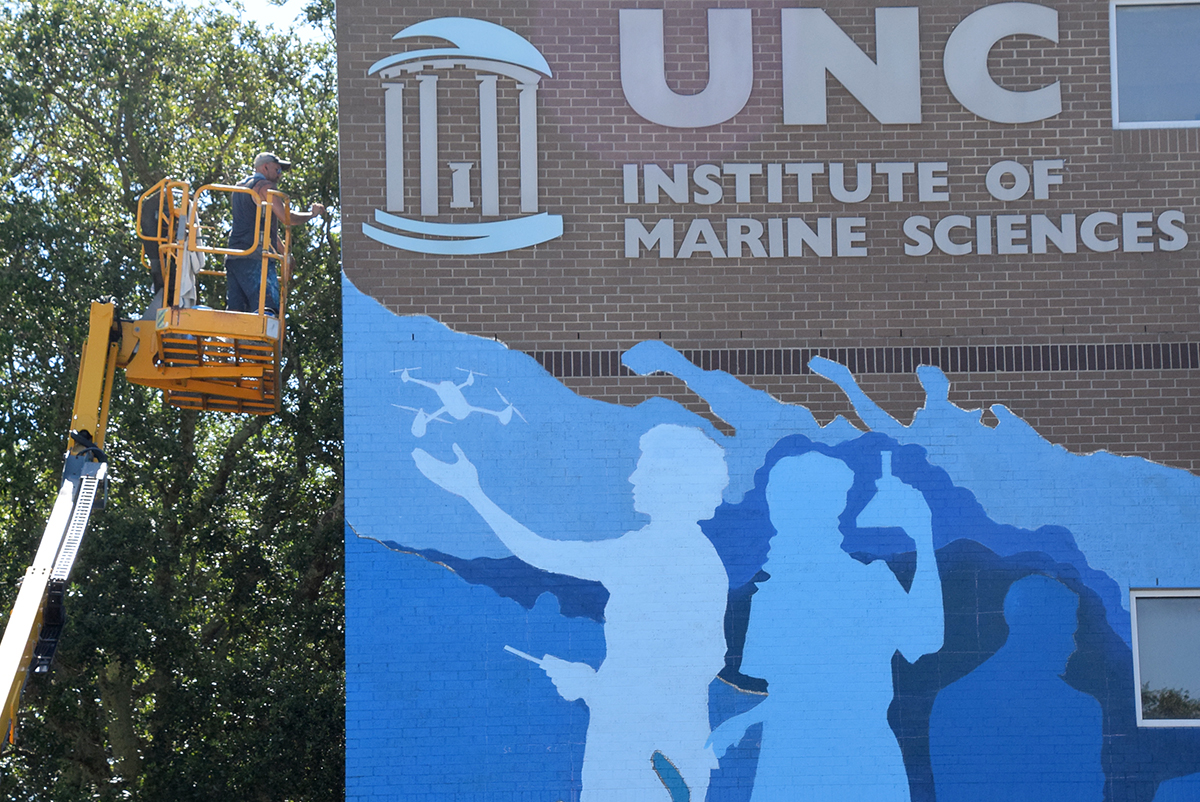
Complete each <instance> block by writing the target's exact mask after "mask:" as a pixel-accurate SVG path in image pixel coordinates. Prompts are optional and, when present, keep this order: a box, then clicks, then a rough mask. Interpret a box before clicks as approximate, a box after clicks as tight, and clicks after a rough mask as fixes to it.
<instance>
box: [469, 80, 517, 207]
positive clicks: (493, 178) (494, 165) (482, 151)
mask: <svg viewBox="0 0 1200 802" xmlns="http://www.w3.org/2000/svg"><path fill="white" fill-rule="evenodd" d="M478 81H479V184H480V187H479V189H480V194H481V195H482V196H483V197H482V205H483V209H482V212H483V214H484V215H485V216H492V217H495V216H498V215H499V214H500V134H499V130H500V125H499V123H498V122H497V115H496V76H495V75H481V76H479V78H478ZM522 141H524V130H522Z"/></svg>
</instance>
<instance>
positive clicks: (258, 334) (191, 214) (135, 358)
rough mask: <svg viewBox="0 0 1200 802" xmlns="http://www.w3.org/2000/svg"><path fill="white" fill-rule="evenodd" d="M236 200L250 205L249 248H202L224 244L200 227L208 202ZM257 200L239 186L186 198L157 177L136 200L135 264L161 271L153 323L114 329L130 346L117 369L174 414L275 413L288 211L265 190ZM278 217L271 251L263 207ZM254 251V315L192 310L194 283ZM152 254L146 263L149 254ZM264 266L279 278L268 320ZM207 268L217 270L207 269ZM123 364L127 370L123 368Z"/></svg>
mask: <svg viewBox="0 0 1200 802" xmlns="http://www.w3.org/2000/svg"><path fill="white" fill-rule="evenodd" d="M237 193H243V194H248V195H250V196H251V197H252V198H253V199H254V203H255V207H256V208H257V210H258V211H257V214H256V216H255V222H254V242H253V244H251V246H250V247H249V248H247V249H246V250H244V251H238V250H233V249H230V248H225V247H219V246H215V245H209V244H207V240H208V239H209V237H208V236H206V235H214V237H213V238H214V239H224V237H223V233H224V232H223V231H221V230H220V229H219V227H218V226H215V225H206V224H205V222H204V219H203V218H204V211H205V210H211V209H213V208H215V207H216V206H217V205H218V204H217V203H216V201H219V200H222V199H224V200H229V201H232V199H233V195H235V194H237ZM268 196H269V197H268V199H267V200H265V201H263V200H260V199H259V197H258V195H257V194H256V193H255V192H254V190H252V189H250V188H249V187H243V186H232V185H228V184H205V185H204V186H202V187H200V188H199V189H197V190H196V191H195V193H192V192H191V190H190V187H189V185H188V184H187V183H186V182H184V181H178V180H175V179H172V178H164V179H163V180H162V181H159V182H158V183H157V184H155V185H154V186H152V187H150V188H149V189H148V190H146V191H145V192H144V193H143V194H142V196H141V198H140V199H139V200H138V220H137V230H138V236H139V237H140V238H141V239H142V240H143V242H145V249H144V250H145V251H146V257H144V261H145V263H146V265H145V266H146V267H148V268H149V269H150V270H151V272H152V273H153V272H154V271H155V270H160V271H161V281H160V280H156V281H155V284H156V285H158V284H160V283H161V285H162V306H161V307H160V308H159V309H158V310H157V311H156V313H155V316H154V320H153V321H150V320H142V321H134V322H133V323H123V324H122V326H123V327H127V326H131V327H132V331H131V332H128V333H130V334H132V335H133V336H132V337H127V336H124V334H125V333H126V332H122V334H123V336H122V338H121V342H122V346H121V350H122V352H123V353H122V354H121V357H119V358H118V363H119V364H122V365H123V366H124V367H125V377H126V378H127V379H128V380H129V381H131V382H133V383H135V384H142V385H146V386H149V387H158V388H161V389H162V391H163V396H164V400H165V401H166V402H167V403H169V404H172V405H174V406H177V407H182V408H184V409H198V410H217V411H221V412H244V413H251V414H256V415H270V414H273V413H275V412H278V411H279V401H280V388H279V360H280V355H281V353H282V349H283V341H284V335H285V331H286V320H287V318H286V314H287V298H288V287H289V284H290V283H291V270H290V255H291V229H290V226H291V219H290V218H291V203H290V200H289V198H288V196H287V195H285V194H284V193H282V192H279V191H277V190H269V192H268ZM275 200H279V201H280V202H281V204H282V206H283V208H284V209H285V210H286V211H285V212H284V215H283V219H281V220H278V222H280V223H282V224H283V225H282V226H281V227H280V228H281V231H280V233H279V240H280V243H279V244H280V246H281V247H282V250H279V249H277V248H276V244H275V243H274V242H273V241H272V240H273V238H272V236H271V231H272V228H274V227H275V226H274V223H275V221H276V220H277V219H278V218H277V217H276V216H275V212H274V206H275V204H274V203H273V201H275ZM260 246H261V250H262V276H261V280H260V282H259V297H258V311H257V312H230V311H226V310H223V309H211V308H207V307H204V306H198V305H196V297H197V295H198V291H199V288H200V285H201V281H202V279H208V278H210V277H213V276H224V275H225V270H224V267H223V264H222V263H223V257H225V256H250V255H253V254H254V253H256V252H257V251H258V250H259V248H260ZM155 253H157V256H158V261H157V263H155V261H154V259H153V255H154V254H155ZM272 262H274V264H275V267H276V270H277V273H278V277H279V309H278V314H277V315H276V314H271V313H270V312H269V311H268V310H267V309H266V291H267V272H268V269H269V267H270V266H271V263H272ZM214 265H219V267H218V268H214ZM126 363H127V364H126Z"/></svg>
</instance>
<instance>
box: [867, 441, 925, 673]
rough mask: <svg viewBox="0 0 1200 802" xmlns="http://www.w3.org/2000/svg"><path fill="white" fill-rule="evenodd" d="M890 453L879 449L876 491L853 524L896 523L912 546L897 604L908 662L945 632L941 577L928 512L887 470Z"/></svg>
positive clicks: (917, 496)
mask: <svg viewBox="0 0 1200 802" xmlns="http://www.w3.org/2000/svg"><path fill="white" fill-rule="evenodd" d="M891 458H892V455H891V452H889V451H885V452H883V475H882V476H881V477H880V478H879V481H878V482H877V483H876V485H875V486H876V493H875V495H874V497H872V498H871V500H870V502H868V504H867V506H866V507H865V508H864V509H863V511H862V512H860V513H859V514H858V525H859V526H869V527H874V526H879V527H891V526H899V527H902V528H903V529H904V531H905V532H907V533H908V536H909V537H911V538H912V539H913V542H914V543H916V546H917V570H916V573H915V574H914V575H913V581H912V585H911V586H910V587H909V589H908V593H907V595H906V596H904V597H902V599H901V603H900V604H898V605H897V607H896V612H897V621H896V624H897V632H898V634H899V636H900V637H899V642H898V648H899V649H900V653H901V654H903V655H904V657H905V659H906V660H908V661H909V662H910V663H912V662H916V660H917V658H919V657H920V656H921V655H925V654H932V653H933V652H936V651H938V650H939V649H941V648H942V644H943V642H944V640H945V636H946V626H945V615H944V613H943V610H942V579H941V577H940V576H939V575H938V568H937V556H936V555H935V554H934V550H933V524H932V513H931V512H930V511H929V505H928V504H927V503H926V501H925V497H924V496H923V495H922V494H921V492H920V491H919V490H917V489H916V488H914V487H911V486H910V485H907V484H905V483H904V482H903V481H901V480H900V479H899V478H897V477H896V476H895V475H894V474H893V473H892V459H891Z"/></svg>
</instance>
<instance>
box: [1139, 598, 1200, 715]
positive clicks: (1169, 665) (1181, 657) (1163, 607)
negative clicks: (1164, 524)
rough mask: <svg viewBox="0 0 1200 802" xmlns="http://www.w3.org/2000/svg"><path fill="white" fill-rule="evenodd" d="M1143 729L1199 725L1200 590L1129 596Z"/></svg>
mask: <svg viewBox="0 0 1200 802" xmlns="http://www.w3.org/2000/svg"><path fill="white" fill-rule="evenodd" d="M1129 614H1130V620H1131V623H1132V624H1133V676H1134V679H1135V681H1136V682H1137V687H1138V689H1139V691H1138V694H1137V712H1138V726H1141V727H1200V589H1191V590H1174V589H1170V590H1169V589H1166V588H1146V589H1142V590H1131V591H1130V592H1129Z"/></svg>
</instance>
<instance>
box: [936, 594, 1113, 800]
mask: <svg viewBox="0 0 1200 802" xmlns="http://www.w3.org/2000/svg"><path fill="white" fill-rule="evenodd" d="M1078 608H1079V597H1078V596H1077V595H1076V594H1075V593H1074V592H1073V591H1071V590H1070V589H1069V588H1067V587H1066V586H1064V585H1063V584H1062V583H1061V582H1058V581H1056V580H1054V579H1050V578H1049V577H1045V576H1028V577H1025V578H1024V579H1020V580H1018V581H1016V582H1014V583H1013V584H1012V587H1010V588H1009V591H1008V595H1007V596H1005V598H1004V618H1005V621H1006V622H1007V623H1008V640H1006V641H1005V643H1004V645H1003V646H1001V647H1000V649H999V650H998V651H997V652H996V653H995V654H994V655H992V656H991V657H990V658H988V659H987V660H986V661H985V662H984V663H983V664H982V665H980V666H979V667H978V668H976V669H975V670H974V671H972V672H971V673H970V674H967V675H966V676H965V677H963V678H962V679H960V680H958V681H957V682H953V683H951V684H950V685H949V686H947V687H946V688H944V689H942V691H941V692H939V693H938V696H937V699H935V700H934V703H933V712H932V714H931V715H930V719H929V754H930V758H931V761H932V763H933V780H934V787H935V790H936V793H937V799H938V802H955V801H956V800H964V801H965V802H991V801H994V802H1001V801H1003V802H1044V800H1050V799H1052V800H1054V802H1099V800H1101V799H1103V798H1104V771H1103V769H1102V767H1101V763H1100V749H1101V738H1102V726H1103V722H1102V719H1101V708H1100V703H1099V702H1098V701H1097V700H1096V699H1094V698H1093V697H1091V696H1089V695H1087V694H1085V693H1083V692H1082V691H1078V690H1076V689H1074V688H1072V687H1071V686H1070V685H1068V684H1067V683H1066V682H1064V681H1063V679H1062V676H1061V675H1062V673H1063V672H1064V671H1065V670H1066V667H1067V660H1068V659H1070V657H1071V654H1072V653H1073V652H1074V651H1075V640H1074V635H1075V630H1076V627H1077V611H1078Z"/></svg>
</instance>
